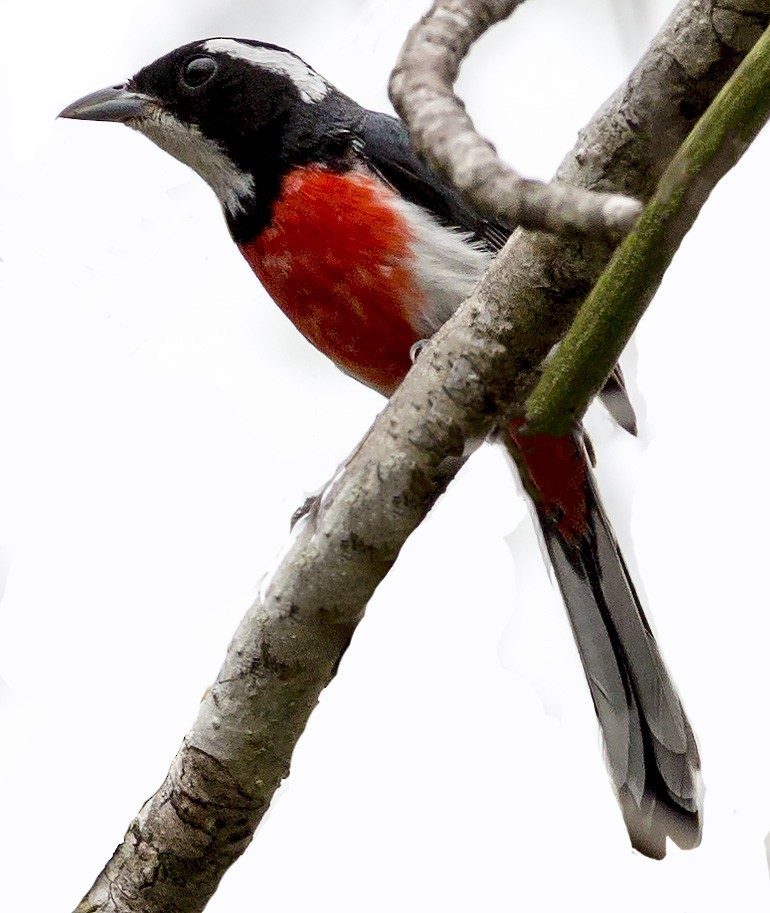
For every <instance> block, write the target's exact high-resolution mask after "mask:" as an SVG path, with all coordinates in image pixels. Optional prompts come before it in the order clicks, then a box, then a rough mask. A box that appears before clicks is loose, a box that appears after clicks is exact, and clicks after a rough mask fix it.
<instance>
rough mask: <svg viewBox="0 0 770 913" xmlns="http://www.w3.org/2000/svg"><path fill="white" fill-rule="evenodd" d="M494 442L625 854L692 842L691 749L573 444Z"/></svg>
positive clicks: (513, 438)
mask: <svg viewBox="0 0 770 913" xmlns="http://www.w3.org/2000/svg"><path fill="white" fill-rule="evenodd" d="M500 438H501V441H502V443H504V444H505V446H506V449H507V450H508V451H509V453H510V454H511V456H512V457H513V458H514V460H515V462H516V464H517V467H518V469H519V473H520V475H521V477H522V480H523V482H524V485H525V488H526V489H527V491H528V493H529V495H530V497H531V498H532V500H533V503H534V505H535V510H536V513H537V517H538V520H539V522H540V527H541V529H542V532H543V536H544V538H545V545H546V548H547V549H548V554H549V555H550V558H551V562H552V564H553V568H554V572H555V574H556V579H557V581H558V583H559V587H560V589H561V593H562V596H563V598H564V602H565V605H566V608H567V614H568V616H569V620H570V624H571V626H572V633H573V635H574V637H575V642H576V644H577V648H578V651H579V653H580V659H581V661H582V663H583V669H584V671H585V676H586V679H587V681H588V686H589V688H590V690H591V697H592V699H593V703H594V708H595V710H596V716H597V717H598V720H599V725H600V727H601V731H602V736H603V740H604V747H605V754H606V761H607V766H608V768H609V773H610V777H611V779H612V782H613V785H614V788H615V792H616V794H617V797H618V801H619V803H620V807H621V809H622V812H623V818H624V820H625V823H626V827H627V829H628V833H629V836H630V838H631V843H632V845H633V846H634V847H635V848H636V849H637V850H639V851H640V852H642V853H644V854H645V855H646V856H650V857H652V858H655V859H661V858H663V856H665V854H666V837H667V836H668V837H671V839H672V840H673V841H674V842H675V843H676V844H677V845H678V846H679V847H680V848H682V849H690V848H692V847H695V846H697V845H698V844H699V843H700V839H701V810H700V802H701V792H702V790H701V778H700V758H699V755H698V746H697V744H696V741H695V737H694V735H693V731H692V729H691V727H690V724H689V721H688V720H687V716H686V714H685V711H684V709H683V707H682V703H681V701H680V700H679V696H678V694H677V691H676V688H675V687H674V683H673V682H672V680H671V676H670V675H669V672H668V670H667V669H666V666H665V663H664V662H663V659H662V657H661V655H660V652H659V650H658V645H657V644H656V642H655V638H654V637H653V634H652V632H651V630H650V626H649V624H648V622H647V619H646V618H645V615H644V611H643V610H642V606H641V604H640V602H639V597H638V596H637V594H636V590H635V589H634V585H633V583H632V581H631V578H630V576H629V573H628V569H627V567H626V564H625V561H624V560H623V555H622V554H621V552H620V549H619V547H618V543H617V541H616V540H615V536H614V534H613V532H612V527H611V526H610V523H609V520H608V519H607V516H606V514H605V513H604V509H603V508H602V505H601V502H600V500H599V495H598V492H597V489H596V483H595V480H594V477H593V473H592V471H591V468H590V465H589V462H588V459H587V454H586V450H585V447H584V445H583V442H582V439H581V438H580V437H579V436H578V434H577V433H576V434H575V435H568V436H566V437H564V438H553V437H549V436H546V435H535V436H524V435H520V434H518V433H517V426H516V425H512V426H510V427H509V428H508V429H507V433H501V434H500Z"/></svg>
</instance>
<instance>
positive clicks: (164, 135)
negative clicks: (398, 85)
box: [60, 38, 363, 240]
mask: <svg viewBox="0 0 770 913" xmlns="http://www.w3.org/2000/svg"><path fill="white" fill-rule="evenodd" d="M362 113H363V112H362V109H361V108H359V106H358V105H356V104H355V102H353V101H352V100H351V99H349V98H347V96H345V95H343V94H342V93H341V92H339V91H337V90H336V89H335V88H334V87H333V86H332V85H330V84H329V83H328V82H327V81H326V80H325V79H324V78H323V77H322V76H319V74H318V73H316V72H315V71H314V70H313V69H311V67H309V66H308V65H307V64H306V63H305V62H304V61H303V60H301V59H300V58H299V57H297V56H296V54H293V53H292V52H291V51H287V50H285V49H284V48H280V47H277V46H276V45H272V44H264V43H262V42H259V41H250V40H246V39H239V40H236V39H233V38H210V39H207V40H205V41H196V42H193V43H192V44H187V45H184V46H183V47H180V48H177V49H176V50H174V51H171V53H169V54H166V55H165V56H164V57H160V58H159V59H158V60H156V61H154V62H153V63H151V64H149V65H148V66H146V67H144V68H143V69H141V70H139V72H138V73H137V74H136V75H135V76H134V77H133V78H132V79H130V80H128V82H127V83H125V84H123V85H119V86H113V87H112V88H110V89H104V90H101V91H100V92H95V93H93V94H92V95H88V96H86V97H85V98H82V99H80V100H79V101H77V102H75V103H74V104H72V105H70V106H69V107H68V108H65V110H64V111H62V113H61V115H60V116H62V117H69V118H76V119H82V120H110V121H119V122H121V123H125V124H126V125H127V126H129V127H132V128H133V129H135V130H138V131H139V132H140V133H144V134H145V136H147V137H149V139H151V140H152V141H153V142H154V143H156V144H157V145H158V146H160V147H161V148H162V149H164V150H165V151H166V152H168V153H169V154H171V155H173V156H174V157H175V158H177V159H179V160H180V161H182V162H184V163H185V164H186V165H189V166H190V167H191V168H192V169H193V170H195V171H196V172H198V174H200V176H201V177H202V178H203V179H204V180H206V181H207V182H208V183H209V184H210V185H211V187H212V189H213V190H214V192H215V193H216V194H217V196H218V197H219V200H220V202H221V203H222V207H223V209H224V211H225V215H226V217H227V221H228V225H229V226H230V230H231V231H232V233H233V235H234V236H235V237H236V239H237V240H244V239H246V238H247V237H248V236H253V235H254V234H256V232H257V231H259V230H260V229H261V228H262V227H264V225H265V224H267V222H268V221H269V208H270V204H271V203H272V200H273V199H274V198H275V196H276V194H277V193H278V189H279V187H280V180H281V178H282V177H283V175H284V174H285V173H286V172H287V171H288V170H289V169H290V168H291V167H292V166H294V165H297V164H305V163H307V162H309V161H321V162H324V163H325V164H329V165H331V166H334V165H336V164H338V163H341V162H343V161H344V160H345V158H346V156H347V155H348V153H349V151H350V148H351V143H352V140H353V136H354V134H355V128H356V124H357V123H358V121H359V120H360V118H361V116H362Z"/></svg>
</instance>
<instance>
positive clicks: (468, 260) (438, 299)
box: [393, 198, 492, 336]
mask: <svg viewBox="0 0 770 913" xmlns="http://www.w3.org/2000/svg"><path fill="white" fill-rule="evenodd" d="M393 205H395V206H396V208H397V209H399V210H400V211H401V214H402V215H404V216H405V217H406V220H407V223H408V224H409V226H410V228H411V229H412V231H413V232H414V241H412V250H413V252H414V262H413V264H412V269H413V271H414V274H415V278H416V279H417V281H418V283H419V285H420V287H421V288H422V289H423V291H424V292H425V296H426V298H427V300H428V310H427V311H426V312H423V315H422V316H423V319H424V320H425V322H426V325H425V326H424V327H417V328H416V329H418V330H419V331H420V332H425V331H427V332H425V335H426V336H431V335H433V333H435V332H436V330H437V329H438V328H439V327H440V326H441V325H442V324H443V323H446V321H447V320H449V318H450V317H451V316H452V314H454V312H455V311H456V310H457V308H458V307H459V306H460V305H461V304H462V303H463V301H465V299H466V298H467V297H468V296H469V295H470V294H471V292H472V291H473V289H474V288H475V287H476V283H477V282H478V281H479V279H480V278H481V276H482V275H483V273H484V271H485V270H486V268H487V266H489V262H490V260H491V259H492V254H490V253H489V251H487V250H485V249H484V248H483V247H482V246H481V245H480V244H474V243H473V242H472V241H471V240H470V234H469V233H468V232H464V231H460V230H459V229H452V228H447V227H446V226H445V225H442V224H441V223H440V222H438V221H437V220H436V219H435V218H434V217H433V216H431V215H430V214H429V213H428V212H426V211H425V210H424V209H423V208H422V207H420V206H417V205H416V204H415V203H410V202H409V200H405V199H403V198H397V199H395V200H394V201H393Z"/></svg>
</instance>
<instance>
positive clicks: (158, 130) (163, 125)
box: [127, 109, 254, 215]
mask: <svg viewBox="0 0 770 913" xmlns="http://www.w3.org/2000/svg"><path fill="white" fill-rule="evenodd" d="M127 125H128V126H129V127H132V128H133V129H134V130H138V131H139V132H140V133H143V134H144V135H145V136H146V137H147V138H148V139H151V140H152V141H153V143H155V145H156V146H160V148H161V149H163V150H164V152H168V154H169V155H173V157H174V158H175V159H178V160H179V161H180V162H183V163H184V164H185V165H189V167H190V168H192V169H193V171H195V172H197V173H198V174H199V175H200V176H201V177H202V178H203V180H204V181H206V183H207V184H209V186H210V187H211V189H212V190H213V191H214V193H215V194H216V195H217V197H218V198H219V202H220V203H221V204H222V206H223V207H224V208H225V209H226V210H227V211H228V212H229V213H230V214H231V215H235V214H236V213H238V212H244V211H245V209H246V201H248V199H249V197H250V196H251V195H252V194H253V192H254V178H253V177H252V176H251V175H250V174H247V173H246V172H245V171H241V170H240V168H238V167H237V166H236V165H235V164H234V163H233V161H232V160H231V159H230V157H229V156H228V155H227V153H226V152H224V150H223V149H222V148H221V146H220V145H219V144H218V143H216V142H215V141H214V140H212V139H209V138H208V137H206V136H204V135H203V134H202V133H201V131H200V130H199V129H198V127H196V126H195V125H190V124H183V123H182V121H180V120H178V119H177V118H176V117H174V115H173V114H169V113H168V112H166V111H162V110H160V109H157V111H156V112H154V113H153V114H152V115H150V116H149V117H142V118H137V119H136V120H130V121H127Z"/></svg>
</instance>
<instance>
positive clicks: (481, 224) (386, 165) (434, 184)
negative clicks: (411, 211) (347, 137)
mask: <svg viewBox="0 0 770 913" xmlns="http://www.w3.org/2000/svg"><path fill="white" fill-rule="evenodd" d="M358 140H359V142H360V146H359V148H358V150H357V151H358V154H359V155H360V156H361V157H362V158H363V159H364V160H365V162H366V163H367V165H368V166H369V167H370V168H371V169H372V170H373V171H376V172H377V174H378V175H379V176H380V177H381V178H382V179H383V180H384V181H386V182H387V183H388V184H390V185H391V187H393V188H394V189H395V190H397V191H398V192H399V193H400V194H401V195H402V196H403V197H405V198H406V199H407V200H409V201H410V202H412V203H417V204H418V205H419V206H423V207H424V208H425V209H427V210H428V211H429V212H431V213H432V214H433V215H434V216H435V217H436V218H437V219H438V220H439V222H441V223H442V224H443V225H447V226H452V227H455V228H460V229H462V230H463V231H467V232H470V233H471V234H472V235H473V238H474V240H476V241H479V242H481V243H482V244H484V246H485V247H487V248H488V249H489V250H490V251H491V252H493V253H495V252H497V251H498V250H500V248H501V247H502V246H503V244H505V242H506V241H507V240H508V237H509V236H510V234H511V232H512V231H513V228H514V226H513V225H506V224H504V223H503V222H501V221H491V220H489V219H486V218H484V217H482V216H481V215H480V214H479V213H478V212H476V211H475V210H474V209H473V207H472V206H470V205H469V204H468V203H466V202H465V200H464V199H463V198H462V197H461V196H460V194H459V193H458V192H457V191H456V190H455V189H454V188H452V187H450V186H448V185H447V184H445V183H444V182H443V181H442V180H441V179H440V178H438V177H437V176H436V175H435V174H434V173H433V172H432V171H431V170H430V169H429V168H428V166H427V165H426V164H425V163H424V162H423V161H422V159H420V158H419V156H418V155H417V153H416V152H415V151H414V150H413V149H412V147H411V145H410V144H409V137H408V136H407V132H406V128H405V127H404V125H403V123H402V122H401V121H400V120H397V119H396V118H395V117H389V116H388V115H387V114H379V113H377V112H375V111H367V112H366V113H365V115H364V117H363V118H362V120H361V122H360V124H359V128H358Z"/></svg>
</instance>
